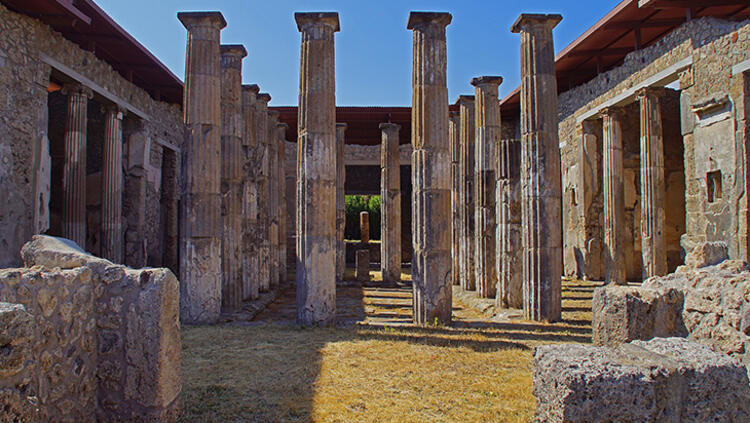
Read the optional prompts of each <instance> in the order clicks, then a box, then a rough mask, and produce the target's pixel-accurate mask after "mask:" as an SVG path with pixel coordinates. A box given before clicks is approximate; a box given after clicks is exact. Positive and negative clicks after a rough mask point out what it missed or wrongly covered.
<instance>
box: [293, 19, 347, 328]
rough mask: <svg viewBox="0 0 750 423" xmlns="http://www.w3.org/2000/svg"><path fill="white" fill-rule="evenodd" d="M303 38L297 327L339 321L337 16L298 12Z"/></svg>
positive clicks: (298, 204)
mask: <svg viewBox="0 0 750 423" xmlns="http://www.w3.org/2000/svg"><path fill="white" fill-rule="evenodd" d="M294 18H295V20H296V21H297V29H298V30H299V31H300V32H301V33H302V46H301V54H300V58H301V63H300V92H299V108H298V111H299V118H298V123H299V127H298V131H297V132H298V134H299V135H298V136H299V140H298V141H297V169H298V170H297V172H298V178H297V181H298V182H297V184H298V186H297V322H298V323H300V324H303V325H330V324H333V323H334V322H335V317H336V173H337V172H336V82H335V81H336V78H335V58H334V34H335V33H336V32H338V31H339V29H340V27H339V16H338V13H295V14H294Z"/></svg>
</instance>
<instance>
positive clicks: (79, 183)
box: [62, 84, 93, 249]
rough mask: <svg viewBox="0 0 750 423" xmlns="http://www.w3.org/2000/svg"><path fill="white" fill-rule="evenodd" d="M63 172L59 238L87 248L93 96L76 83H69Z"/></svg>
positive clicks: (88, 90)
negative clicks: (89, 129) (89, 126)
mask: <svg viewBox="0 0 750 423" xmlns="http://www.w3.org/2000/svg"><path fill="white" fill-rule="evenodd" d="M62 93H63V94H65V95H67V96H68V112H67V121H66V126H65V167H64V173H63V216H62V236H63V237H64V238H68V239H70V240H72V241H73V242H75V243H76V244H78V246H80V247H81V248H83V249H85V248H86V123H87V121H88V120H87V116H86V113H87V110H88V101H89V99H90V98H91V97H92V95H93V93H92V92H91V90H90V89H89V88H87V87H84V86H83V85H79V84H68V85H65V86H64V87H63V90H62Z"/></svg>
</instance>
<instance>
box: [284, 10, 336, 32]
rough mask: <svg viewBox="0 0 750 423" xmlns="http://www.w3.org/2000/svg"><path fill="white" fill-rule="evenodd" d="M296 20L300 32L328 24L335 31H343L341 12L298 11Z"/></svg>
mask: <svg viewBox="0 0 750 423" xmlns="http://www.w3.org/2000/svg"><path fill="white" fill-rule="evenodd" d="M294 21H295V22H297V30H298V31H299V32H303V31H307V30H308V28H313V27H316V26H319V25H326V26H329V27H331V28H332V29H333V32H339V31H341V25H340V24H339V14H338V13H336V12H296V13H295V14H294Z"/></svg>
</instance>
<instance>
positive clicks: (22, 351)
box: [0, 302, 39, 422]
mask: <svg viewBox="0 0 750 423" xmlns="http://www.w3.org/2000/svg"><path fill="white" fill-rule="evenodd" d="M35 328H36V324H35V322H34V317H33V316H32V315H30V314H29V313H28V312H27V311H26V308H25V307H24V306H23V305H21V304H10V303H4V302H0V348H2V350H3V354H2V357H0V410H3V416H2V421H4V422H6V421H10V422H17V421H21V422H34V421H37V420H38V419H39V412H38V411H39V407H38V397H37V396H36V392H35V391H34V389H33V388H32V387H31V384H32V383H36V381H32V377H33V376H34V375H35V374H36V367H37V362H36V360H35V359H34V355H33V354H32V346H33V339H34V331H35Z"/></svg>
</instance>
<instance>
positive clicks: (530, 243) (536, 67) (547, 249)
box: [511, 14, 562, 322]
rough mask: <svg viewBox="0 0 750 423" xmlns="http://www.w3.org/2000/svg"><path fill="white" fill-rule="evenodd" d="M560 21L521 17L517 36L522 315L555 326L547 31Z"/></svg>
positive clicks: (555, 189) (557, 250)
mask: <svg viewBox="0 0 750 423" xmlns="http://www.w3.org/2000/svg"><path fill="white" fill-rule="evenodd" d="M560 20H562V17H561V16H560V15H533V14H523V15H521V16H520V17H519V18H518V20H516V22H515V23H514V24H513V27H512V29H511V31H512V32H514V33H521V169H522V170H521V186H522V200H521V201H522V202H521V207H522V214H523V218H522V228H523V278H524V281H523V284H524V285H523V289H524V295H523V299H524V307H523V309H524V315H525V317H526V318H527V319H530V320H538V321H550V322H552V321H557V320H560V313H561V278H562V188H561V183H560V146H559V143H558V134H557V125H558V122H557V79H556V77H555V49H554V43H553V39H552V29H553V28H554V27H555V26H556V25H557V24H558V23H559V22H560Z"/></svg>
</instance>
